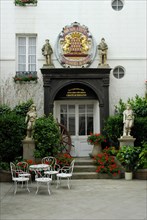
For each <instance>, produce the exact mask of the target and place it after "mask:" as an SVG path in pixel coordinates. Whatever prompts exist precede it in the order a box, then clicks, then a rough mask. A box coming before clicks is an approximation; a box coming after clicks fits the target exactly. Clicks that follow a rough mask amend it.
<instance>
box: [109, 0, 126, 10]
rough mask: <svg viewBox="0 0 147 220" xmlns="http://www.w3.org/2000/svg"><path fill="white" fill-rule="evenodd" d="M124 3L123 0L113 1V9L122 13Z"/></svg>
mask: <svg viewBox="0 0 147 220" xmlns="http://www.w3.org/2000/svg"><path fill="white" fill-rule="evenodd" d="M123 5H124V4H123V1H122V0H114V1H112V8H113V9H114V10H115V11H120V10H121V9H122V8H123Z"/></svg>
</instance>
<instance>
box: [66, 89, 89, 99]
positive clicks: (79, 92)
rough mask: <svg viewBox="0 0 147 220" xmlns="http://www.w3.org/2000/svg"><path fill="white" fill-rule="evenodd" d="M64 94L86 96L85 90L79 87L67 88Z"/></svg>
mask: <svg viewBox="0 0 147 220" xmlns="http://www.w3.org/2000/svg"><path fill="white" fill-rule="evenodd" d="M66 96H68V97H69V96H72V97H73V96H87V94H86V92H85V90H84V89H80V88H73V89H69V90H68V91H67V94H66Z"/></svg>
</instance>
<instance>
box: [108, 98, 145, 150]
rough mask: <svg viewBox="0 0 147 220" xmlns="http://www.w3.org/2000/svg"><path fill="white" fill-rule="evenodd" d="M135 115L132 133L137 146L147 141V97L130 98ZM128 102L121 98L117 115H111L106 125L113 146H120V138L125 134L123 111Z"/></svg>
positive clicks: (129, 101)
mask: <svg viewBox="0 0 147 220" xmlns="http://www.w3.org/2000/svg"><path fill="white" fill-rule="evenodd" d="M127 103H130V104H131V106H132V109H133V112H134V115H135V119H134V126H133V127H132V130H131V135H132V136H133V137H134V138H136V141H135V143H134V145H135V146H142V141H147V135H146V134H147V99H146V98H144V97H139V96H138V95H136V97H135V98H134V99H128V102H127ZM125 109H126V104H125V103H124V102H123V101H122V99H120V101H119V104H118V105H116V106H115V115H114V116H110V117H109V118H108V119H107V120H106V121H105V125H104V132H105V135H107V138H108V140H109V142H110V145H111V146H113V145H114V146H115V147H118V146H119V141H118V138H120V137H121V136H122V134H123V111H124V110H125Z"/></svg>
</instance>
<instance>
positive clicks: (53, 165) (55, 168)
mask: <svg viewBox="0 0 147 220" xmlns="http://www.w3.org/2000/svg"><path fill="white" fill-rule="evenodd" d="M42 163H45V164H48V165H49V169H48V170H47V171H45V172H44V174H45V175H48V176H49V177H51V178H53V175H56V174H57V173H59V170H60V165H59V164H57V159H56V158H55V157H51V156H49V157H44V158H43V159H42Z"/></svg>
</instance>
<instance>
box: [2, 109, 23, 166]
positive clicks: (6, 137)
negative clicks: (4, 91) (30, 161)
mask: <svg viewBox="0 0 147 220" xmlns="http://www.w3.org/2000/svg"><path fill="white" fill-rule="evenodd" d="M0 125H1V129H0V155H1V156H0V161H3V162H4V161H5V162H10V161H13V160H14V159H15V157H17V156H20V155H22V152H23V148H22V142H21V140H23V139H24V136H25V133H26V125H25V122H24V117H21V116H19V115H16V114H15V113H13V112H10V113H9V114H3V115H0Z"/></svg>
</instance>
